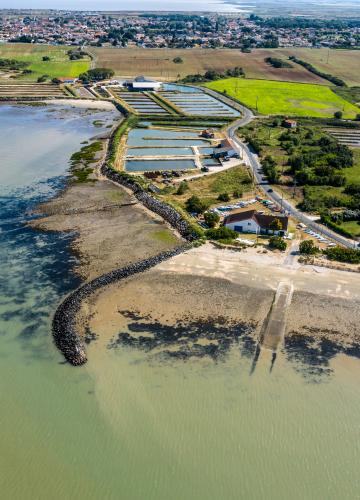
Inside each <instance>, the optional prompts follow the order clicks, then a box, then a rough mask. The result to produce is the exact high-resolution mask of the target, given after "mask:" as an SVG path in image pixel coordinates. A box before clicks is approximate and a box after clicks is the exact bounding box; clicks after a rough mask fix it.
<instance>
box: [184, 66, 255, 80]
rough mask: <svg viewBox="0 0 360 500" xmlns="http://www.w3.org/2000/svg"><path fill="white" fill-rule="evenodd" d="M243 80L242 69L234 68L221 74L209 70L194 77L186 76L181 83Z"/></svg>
mask: <svg viewBox="0 0 360 500" xmlns="http://www.w3.org/2000/svg"><path fill="white" fill-rule="evenodd" d="M232 77H236V78H244V77H245V72H244V70H243V68H241V67H239V66H235V68H232V69H227V70H225V71H223V72H219V71H215V70H213V69H210V70H208V71H206V72H205V73H204V74H203V75H201V74H200V73H196V74H194V75H187V76H185V78H183V79H182V80H181V81H182V82H183V83H198V82H212V81H215V80H221V79H223V78H232Z"/></svg>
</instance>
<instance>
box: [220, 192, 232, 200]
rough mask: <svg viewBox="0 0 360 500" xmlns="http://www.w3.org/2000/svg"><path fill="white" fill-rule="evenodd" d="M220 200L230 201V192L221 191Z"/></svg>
mask: <svg viewBox="0 0 360 500" xmlns="http://www.w3.org/2000/svg"><path fill="white" fill-rule="evenodd" d="M218 200H219V201H230V195H229V193H220V194H219V196H218Z"/></svg>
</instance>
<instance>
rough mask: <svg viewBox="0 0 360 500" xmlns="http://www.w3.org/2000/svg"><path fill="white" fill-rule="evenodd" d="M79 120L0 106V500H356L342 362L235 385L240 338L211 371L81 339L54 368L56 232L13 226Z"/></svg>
mask: <svg viewBox="0 0 360 500" xmlns="http://www.w3.org/2000/svg"><path fill="white" fill-rule="evenodd" d="M92 120H93V117H91V116H90V117H86V116H82V117H80V116H77V114H76V112H71V113H70V114H69V115H67V117H65V118H64V117H63V116H61V117H56V116H55V115H53V114H49V113H47V112H46V111H45V110H39V109H31V108H29V109H23V108H16V109H10V108H7V107H0V144H1V151H2V162H1V163H0V169H1V170H0V172H1V181H2V182H1V199H0V201H1V219H0V223H1V226H0V228H1V231H2V232H1V235H0V236H1V240H0V259H1V260H0V262H1V267H0V270H1V281H0V287H1V288H0V397H1V411H0V425H1V434H0V471H1V473H0V492H1V493H0V498H1V500H24V499H26V500H48V499H55V500H58V499H59V500H60V499H66V500H79V499H80V500H83V499H84V500H102V499H107V500H113V499H114V500H118V499H121V500H123V499H124V500H143V499H150V500H169V499H172V500H173V499H174V500H219V499H224V500H238V499H246V500H247V499H274V500H278V499H290V498H291V499H296V500H297V499H299V500H303V499H339V498H341V499H355V498H359V491H360V479H359V474H358V469H359V458H360V439H359V437H360V436H359V434H360V425H359V415H360V388H359V376H360V370H359V361H358V359H357V358H355V357H353V358H351V357H345V356H341V357H339V356H338V357H333V356H334V353H333V352H332V351H331V350H330V349H326V348H324V352H322V355H321V356H315V355H314V352H312V351H311V349H309V346H308V347H307V348H306V347H305V346H303V347H302V346H301V345H300V346H286V348H284V349H283V351H282V352H281V353H280V354H279V356H278V358H277V360H276V363H275V365H274V368H273V371H272V372H271V373H270V371H269V368H270V364H271V360H270V357H269V355H268V354H267V353H266V352H263V353H261V355H260V358H259V359H258V361H257V364H256V369H255V371H254V372H253V374H252V375H250V373H251V369H252V365H253V360H254V346H253V345H248V344H247V342H246V340H245V339H243V340H242V341H240V342H239V344H236V345H233V347H232V348H231V349H230V350H229V352H228V353H227V354H226V356H224V358H221V359H218V360H217V361H214V360H212V359H211V358H207V357H203V358H200V359H199V358H191V359H187V360H185V359H184V360H181V359H173V360H163V361H159V360H156V359H153V358H151V357H150V356H149V354H146V353H145V352H143V351H138V350H134V349H130V348H117V349H114V350H107V349H102V348H100V346H99V343H97V342H94V343H92V344H91V345H90V346H89V363H88V364H87V365H86V366H85V367H82V368H72V367H70V366H68V365H66V364H63V359H62V357H61V355H60V354H59V353H58V352H57V351H56V349H55V347H54V345H53V343H52V339H51V335H50V317H51V314H52V312H53V310H54V307H55V306H56V304H57V303H58V301H59V300H60V297H61V296H62V295H63V294H65V293H66V292H67V291H68V290H70V289H71V288H73V287H75V286H76V280H74V279H73V278H72V277H71V273H70V269H69V267H70V265H71V262H69V255H68V252H67V245H68V241H69V236H66V237H64V236H62V235H57V234H42V233H36V232H32V231H30V230H28V229H24V228H23V227H22V221H23V220H24V217H25V213H26V211H27V210H28V209H29V208H31V206H32V204H33V203H35V202H36V201H37V200H38V199H39V198H41V199H43V198H46V197H48V196H49V195H51V194H53V193H55V192H56V191H57V190H58V189H59V187H60V186H61V184H62V182H63V178H62V175H63V173H64V172H65V170H66V168H67V158H68V157H69V156H70V154H71V153H72V152H74V151H76V150H77V149H78V147H79V143H80V142H82V141H83V140H84V139H85V138H89V137H91V135H92V134H94V129H93V128H92V127H91V122H92ZM24 131H27V134H26V137H24V135H23V133H24ZM10 132H11V134H10ZM49 137H51V138H52V139H51V141H50V140H48V138H49ZM25 145H26V148H25ZM25 150H26V154H24V151H25Z"/></svg>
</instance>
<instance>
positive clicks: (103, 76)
mask: <svg viewBox="0 0 360 500" xmlns="http://www.w3.org/2000/svg"><path fill="white" fill-rule="evenodd" d="M114 74H115V73H114V71H113V70H112V69H109V68H94V69H89V71H87V72H86V73H81V75H80V76H79V79H80V80H81V81H82V82H84V83H89V82H98V81H101V80H107V79H108V78H111V77H112V76H114Z"/></svg>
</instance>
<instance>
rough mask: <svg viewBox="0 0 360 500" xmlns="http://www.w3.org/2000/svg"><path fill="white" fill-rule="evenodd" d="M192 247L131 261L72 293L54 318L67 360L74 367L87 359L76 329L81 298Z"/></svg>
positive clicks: (55, 328) (55, 332)
mask: <svg viewBox="0 0 360 500" xmlns="http://www.w3.org/2000/svg"><path fill="white" fill-rule="evenodd" d="M188 248H189V245H183V246H181V247H178V248H176V249H174V250H169V251H166V252H162V253H160V254H158V255H156V256H155V257H151V258H149V259H145V260H142V261H140V262H137V263H135V264H130V265H129V266H125V267H123V268H121V269H116V270H114V271H111V272H109V273H107V274H103V275H102V276H99V277H98V278H95V279H94V280H92V281H90V282H88V283H85V284H84V285H82V286H81V287H80V288H78V289H77V290H75V291H74V292H73V293H72V294H71V295H69V296H68V297H67V298H66V299H65V300H64V301H63V302H62V304H61V305H60V306H59V307H58V309H57V311H56V312H55V315H54V319H53V324H52V328H53V336H54V340H55V344H56V346H57V347H58V349H59V350H60V351H61V352H62V353H63V355H64V356H65V358H66V360H67V361H68V362H69V363H71V364H72V365H74V366H79V365H83V364H84V363H86V362H87V356H86V351H85V345H84V342H83V340H82V339H81V337H80V335H79V334H78V332H77V323H76V321H77V314H78V312H79V311H80V307H81V304H82V301H83V300H85V299H86V298H88V297H89V296H90V295H92V294H93V293H94V292H95V291H97V290H99V289H101V288H102V287H104V286H107V285H110V284H112V283H115V282H117V281H119V280H122V279H125V278H128V277H130V276H132V275H134V274H138V273H142V272H144V271H147V270H148V269H150V268H152V267H154V266H156V265H157V264H160V263H161V262H163V261H164V260H167V259H170V258H171V257H174V256H175V255H179V254H180V253H182V252H184V251H185V250H187V249H188Z"/></svg>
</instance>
